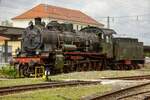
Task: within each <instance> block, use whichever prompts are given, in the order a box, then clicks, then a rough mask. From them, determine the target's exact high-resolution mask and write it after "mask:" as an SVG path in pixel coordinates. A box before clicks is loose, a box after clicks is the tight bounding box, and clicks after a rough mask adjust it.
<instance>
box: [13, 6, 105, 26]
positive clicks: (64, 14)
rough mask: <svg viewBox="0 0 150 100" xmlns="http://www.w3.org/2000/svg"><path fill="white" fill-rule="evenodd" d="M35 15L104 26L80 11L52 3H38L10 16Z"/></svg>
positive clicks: (27, 16)
mask: <svg viewBox="0 0 150 100" xmlns="http://www.w3.org/2000/svg"><path fill="white" fill-rule="evenodd" d="M36 17H41V18H54V19H60V20H68V21H73V22H80V23H86V24H92V25H99V26H104V25H103V24H101V23H99V22H97V21H96V20H94V19H93V18H91V17H89V16H88V15H86V14H84V13H82V12H81V11H79V10H72V9H67V8H62V7H56V6H52V5H46V4H39V5H37V6H35V7H34V8H32V9H30V10H28V11H26V12H24V13H23V14H21V15H19V16H16V17H14V18H12V20H15V19H32V18H36Z"/></svg>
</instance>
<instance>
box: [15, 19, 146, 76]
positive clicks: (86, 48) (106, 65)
mask: <svg viewBox="0 0 150 100" xmlns="http://www.w3.org/2000/svg"><path fill="white" fill-rule="evenodd" d="M113 34H116V32H115V31H114V30H112V29H106V28H98V27H91V26H88V27H85V28H83V29H81V30H80V31H75V30H73V25H72V24H66V23H58V22H57V21H51V22H50V23H48V24H47V25H45V23H44V22H42V21H41V18H35V25H34V24H33V22H30V23H29V26H28V27H27V28H26V29H25V31H24V33H23V34H22V48H21V50H18V53H17V54H18V55H17V57H15V58H14V59H15V64H17V65H18V66H19V70H20V71H19V72H20V73H21V74H23V75H24V76H30V75H31V74H35V69H36V67H37V66H38V67H37V68H41V67H40V66H44V69H48V70H50V73H51V74H56V73H62V72H64V73H66V72H72V71H88V70H104V69H125V70H126V69H136V68H138V67H137V66H138V64H143V63H144V61H143V56H142V55H143V52H142V50H143V48H142V46H143V44H142V43H140V42H138V40H135V39H131V38H126V39H123V38H113ZM124 44H125V45H127V46H126V47H125V46H122V45H124ZM128 45H131V46H128ZM118 49H120V50H118ZM133 49H134V50H136V51H137V52H138V53H137V54H136V53H135V52H132V57H131V56H130V55H128V54H127V52H129V51H130V50H133Z"/></svg>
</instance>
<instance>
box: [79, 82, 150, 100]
mask: <svg viewBox="0 0 150 100" xmlns="http://www.w3.org/2000/svg"><path fill="white" fill-rule="evenodd" d="M81 100H150V82H148V83H144V84H140V85H136V86H132V87H128V88H124V89H121V90H112V91H110V92H106V93H104V94H101V95H99V94H94V95H91V96H87V97H84V98H81Z"/></svg>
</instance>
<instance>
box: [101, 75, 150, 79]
mask: <svg viewBox="0 0 150 100" xmlns="http://www.w3.org/2000/svg"><path fill="white" fill-rule="evenodd" d="M100 79H108V80H142V79H148V80H149V79H150V75H142V76H128V77H111V78H100Z"/></svg>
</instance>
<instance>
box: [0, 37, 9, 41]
mask: <svg viewBox="0 0 150 100" xmlns="http://www.w3.org/2000/svg"><path fill="white" fill-rule="evenodd" d="M4 40H9V38H6V37H3V36H0V41H4Z"/></svg>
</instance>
